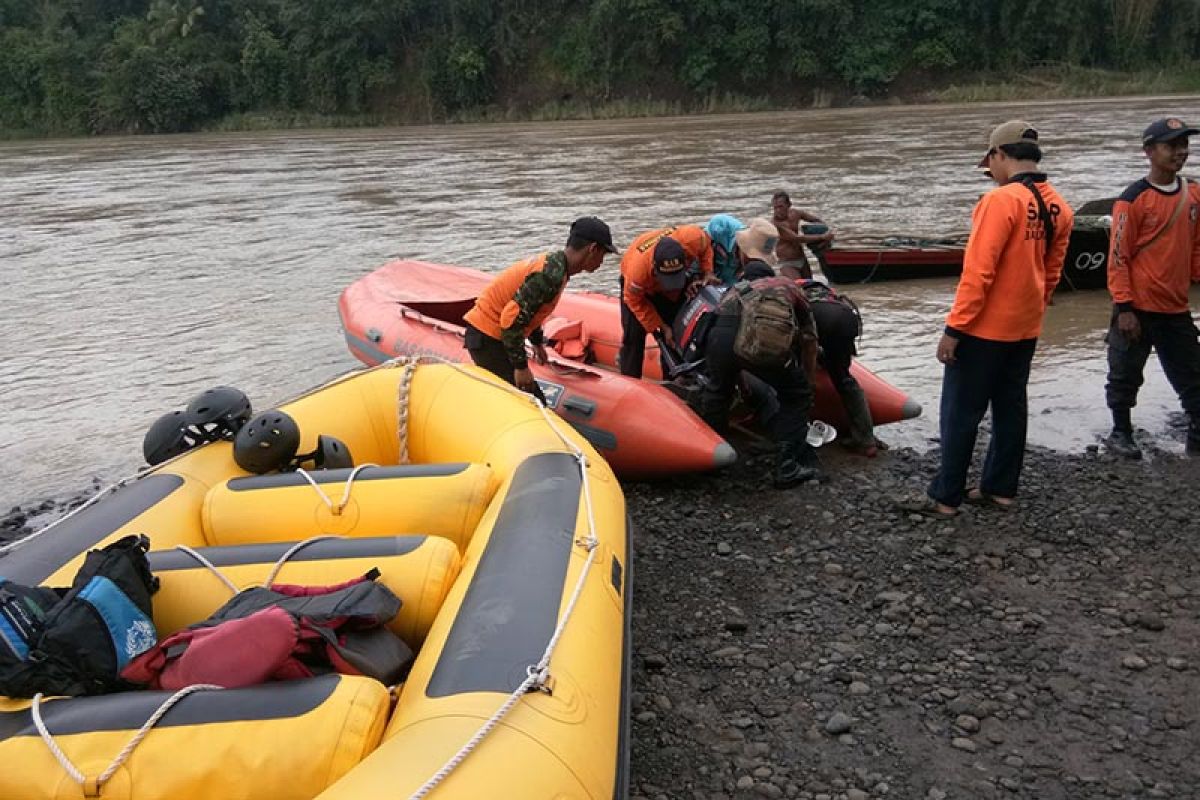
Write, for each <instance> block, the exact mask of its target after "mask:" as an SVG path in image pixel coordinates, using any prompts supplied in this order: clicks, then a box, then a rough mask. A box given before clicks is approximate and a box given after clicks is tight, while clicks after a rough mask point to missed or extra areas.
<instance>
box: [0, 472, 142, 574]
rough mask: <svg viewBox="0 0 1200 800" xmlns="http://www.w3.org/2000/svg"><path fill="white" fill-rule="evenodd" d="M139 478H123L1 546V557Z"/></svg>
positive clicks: (136, 476) (137, 476)
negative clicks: (42, 524) (51, 520)
mask: <svg viewBox="0 0 1200 800" xmlns="http://www.w3.org/2000/svg"><path fill="white" fill-rule="evenodd" d="M139 477H141V475H140V474H139V475H130V476H128V477H125V478H121V479H120V480H119V481H117V482H116V483H114V484H111V485H110V486H106V487H104V488H103V489H101V490H100V491H98V492H96V493H95V494H94V495H92V496H91V497H89V498H88V499H87V500H85V501H84V502H82V503H80V504H79V505H78V506H76V507H75V508H73V509H71V510H70V511H68V512H67V513H66V514H63V515H62V516H61V517H59V518H58V519H56V520H54V521H53V522H51V523H49V524H48V525H45V526H43V527H41V528H39V529H38V530H36V531H34V532H33V533H31V534H29V535H28V536H24V537H22V538H20V539H17V540H15V541H12V542H8V543H7V544H4V545H0V555H4V554H5V553H9V552H11V551H13V550H16V549H17V548H18V547H20V546H21V545H23V544H25V543H27V542H32V541H33V540H34V539H36V538H38V537H39V536H41V535H42V534H43V533H45V532H46V531H48V530H50V529H52V528H54V527H55V526H56V525H60V524H62V523H64V522H66V521H67V520H69V519H70V518H71V517H73V516H75V515H76V514H78V513H79V512H81V511H83V510H84V509H85V508H88V507H89V506H91V505H93V504H95V503H96V502H98V501H99V500H100V498H102V497H104V496H105V495H108V494H111V493H112V492H115V491H116V490H117V489H120V488H121V487H122V486H124V485H125V484H127V483H130V482H132V481H135V480H137V479H138V478H139Z"/></svg>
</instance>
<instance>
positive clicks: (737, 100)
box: [204, 64, 1200, 132]
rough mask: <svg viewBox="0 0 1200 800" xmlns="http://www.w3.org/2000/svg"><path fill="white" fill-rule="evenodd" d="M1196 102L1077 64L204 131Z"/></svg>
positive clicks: (1169, 75)
mask: <svg viewBox="0 0 1200 800" xmlns="http://www.w3.org/2000/svg"><path fill="white" fill-rule="evenodd" d="M1149 93H1153V94H1157V95H1181V96H1188V95H1195V94H1197V93H1200V64H1197V65H1194V66H1192V67H1189V68H1182V69H1175V70H1162V69H1157V70H1143V71H1138V72H1118V71H1112V70H1102V69H1088V68H1084V67H1075V66H1069V65H1048V66H1044V67H1040V68H1037V69H1032V70H1027V71H1023V72H1018V73H998V74H984V75H961V76H957V77H956V78H949V79H945V78H944V79H942V80H940V81H938V82H937V83H931V82H930V81H929V80H928V79H926V80H922V81H921V82H918V83H909V84H906V85H902V86H898V87H896V89H895V90H894V91H891V92H889V93H887V94H884V95H881V96H877V97H869V96H867V95H863V94H856V93H854V92H851V91H848V90H846V89H844V88H842V89H839V88H825V87H817V88H813V89H810V90H804V91H800V92H797V93H793V94H790V95H787V96H783V97H772V96H767V95H761V96H750V95H742V94H734V93H728V92H726V93H722V94H713V95H709V96H708V97H704V98H699V99H687V100H685V99H672V100H666V99H649V98H636V97H624V98H618V99H614V100H610V101H606V102H600V103H594V102H589V101H586V100H578V99H565V100H564V99H555V100H551V101H548V102H544V103H539V104H533V105H522V106H515V105H506V106H501V105H490V106H485V107H480V108H471V109H466V110H462V111H458V112H456V113H454V114H451V115H449V116H448V117H439V116H435V115H434V114H432V113H431V112H429V111H428V110H426V111H424V112H423V113H417V114H413V113H412V112H411V111H409V112H407V113H403V112H402V113H391V114H364V115H357V116H345V115H334V116H322V115H316V114H305V113H292V112H254V113H246V114H236V115H233V116H230V117H226V118H224V119H222V120H219V121H218V122H216V123H213V124H212V125H209V126H206V127H205V128H204V130H211V131H219V132H232V131H263V130H281V129H282V130H287V129H298V128H341V127H349V128H356V127H358V128H361V127H382V126H404V125H429V124H437V123H445V124H463V123H497V122H561V121H571V120H612V119H637V118H643V117H679V116H695V115H705V114H748V113H755V112H763V111H801V110H804V109H817V108H844V107H871V106H908V105H928V104H933V105H938V104H952V103H954V104H961V103H988V102H1019V101H1026V100H1027V101H1049V100H1087V99H1097V98H1107V97H1114V98H1115V97H1138V96H1144V95H1146V94H1149Z"/></svg>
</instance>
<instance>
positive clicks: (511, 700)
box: [388, 358, 600, 800]
mask: <svg viewBox="0 0 1200 800" xmlns="http://www.w3.org/2000/svg"><path fill="white" fill-rule="evenodd" d="M417 360H420V359H419V358H418V359H412V360H406V364H405V366H406V368H407V369H410V370H411V369H412V368H413V367H415V364H414V363H413V362H415V361H417ZM437 360H438V361H442V360H441V359H437ZM388 363H392V362H388ZM443 363H449V364H450V366H452V367H454V368H455V369H456V370H458V371H459V372H461V373H463V374H465V375H468V376H469V377H471V378H473V379H475V380H478V381H481V382H483V383H486V384H488V385H489V386H495V387H498V388H502V389H505V390H506V391H509V392H513V393H515V394H517V395H518V396H520V397H521V398H522V399H524V400H526V401H527V402H530V403H532V404H533V405H534V407H535V408H537V409H538V410H539V411H540V412H541V414H542V418H543V419H545V421H546V424H547V425H549V426H550V429H551V430H552V431H553V432H554V434H555V435H556V436H557V437H558V439H559V440H560V441H561V442H562V443H563V446H564V447H566V449H567V450H568V451H570V453H571V455H572V457H573V458H574V460H575V463H576V465H577V466H578V468H579V476H580V487H581V490H582V492H583V505H584V509H585V511H586V512H587V533H586V535H585V536H581V537H579V538H577V539H576V540H575V542H574V543H575V544H576V545H578V546H579V547H580V549H582V550H583V551H584V552H586V553H587V559H586V560H585V561H584V563H583V567H582V568H581V569H580V571H579V578H578V579H577V580H576V582H575V588H574V590H573V591H572V592H571V599H570V601H569V602H568V603H567V607H566V608H565V609H563V612H562V616H561V617H559V620H558V624H557V625H556V626H555V628H554V633H553V634H552V635H551V637H550V641H549V642H547V644H546V648H545V650H543V651H542V656H541V658H539V659H538V661H537V663H536V664H530V665H529V666H528V667H526V669H525V680H523V681H521V683H520V685H518V686H517V688H516V689H514V690H513V691H512V693H511V694H510V695H509V696H508V698H507V699H506V700H505V701H504V703H503V704H501V706H500V707H499V708H498V709H496V711H495V713H493V714H492V716H491V717H489V718H488V719H487V720H486V721H485V722H484V723H483V724H482V725H481V726H480V727H479V729H478V730H477V731H475V735H474V736H472V737H471V738H470V739H469V740H468V741H467V742H466V744H464V745H463V746H462V747H461V748H459V751H458V752H457V753H455V754H454V755H453V756H451V758H450V759H449V760H447V761H446V763H445V764H443V765H442V768H441V769H439V770H438V771H437V772H436V773H434V774H433V775H432V776H431V777H430V778H429V780H427V781H425V783H424V784H422V785H421V787H420V788H419V789H417V790H416V791H415V792H413V793H412V794H411V795H409V800H420V799H421V798H424V797H427V796H428V795H429V793H430V792H432V791H433V790H434V789H436V788H437V787H438V785H439V784H441V783H442V781H444V780H445V779H446V778H447V777H449V775H450V774H451V773H452V772H454V770H455V769H456V768H457V767H458V766H459V765H460V764H462V762H463V761H464V760H466V758H467V756H469V755H470V754H471V753H472V752H473V751H474V750H475V748H476V747H478V746H479V743H480V742H482V741H483V740H484V739H485V738H486V737H487V735H488V734H489V733H491V732H492V731H493V730H495V729H496V727H497V726H499V724H500V723H501V721H503V720H504V718H505V717H506V716H508V714H509V712H511V711H512V710H513V708H514V707H516V705H517V703H519V702H520V701H521V698H522V697H524V696H525V695H526V694H528V693H530V692H535V691H543V692H546V693H547V694H550V693H551V692H550V688H549V687H550V680H551V677H552V676H551V674H550V660H551V658H552V657H553V655H554V651H555V649H556V648H557V647H558V642H559V640H560V639H561V638H562V635H563V632H564V631H565V630H566V628H567V622H568V621H569V620H570V619H571V616H572V614H574V612H575V607H576V605H578V603H579V598H580V597H581V596H582V595H583V587H584V586H585V585H587V578H588V575H589V574H590V572H591V570H592V565H593V564H594V563H595V560H596V554H597V552H599V544H600V539H599V538H598V537H597V536H596V515H595V510H594V508H593V504H592V491H591V484H590V482H589V480H588V461H587V453H585V452H584V451H583V449H582V448H581V447H579V446H578V445H577V444H575V442H574V441H573V440H572V439H571V438H570V437H569V436H568V435H567V434H566V433H565V432H564V431H563V429H562V427H561V423H560V422H559V421H558V418H557V417H556V416H555V415H554V414H552V413H551V412H550V410H549V409H547V408H546V406H545V405H544V404H543V403H542V402H541V401H539V400H538V399H537V398H536V397H533V396H532V395H529V394H526V393H525V392H522V391H521V390H520V389H517V388H516V387H515V386H512V385H511V384H509V383H507V382H501V381H499V379H496V380H492V379H490V377H485V376H484V375H479V374H476V373H475V372H471V371H469V370H465V369H462V368H461V367H460V366H459V365H458V364H454V363H451V362H443ZM489 376H490V373H489ZM402 397H403V398H404V399H405V400H407V395H406V394H402ZM401 419H402V420H405V422H407V416H406V415H404V414H402V415H401Z"/></svg>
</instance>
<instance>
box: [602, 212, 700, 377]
mask: <svg viewBox="0 0 1200 800" xmlns="http://www.w3.org/2000/svg"><path fill="white" fill-rule="evenodd" d="M693 265H696V267H697V269H698V273H696V275H695V279H693V278H692V276H691V275H690V274H689V268H690V267H692V266H693ZM696 281H699V282H703V283H716V282H718V281H717V279H716V278H715V277H714V276H713V247H712V240H711V239H709V238H708V234H707V233H705V232H704V229H703V228H701V227H700V226H699V225H676V226H674V227H672V228H662V229H660V230H656V231H647V232H646V233H643V234H642V235H641V236H638V237H637V238H636V239H634V240H633V244H631V245H629V248H628V249H627V250H626V251H625V255H624V256H623V257H622V258H621V279H620V286H621V354H620V362H621V374H622V375H629V376H631V377H634V378H640V377H642V361H643V360H644V359H645V356H646V334H647V333H653V334H660V335H661V336H662V337H663V339H664V340H665V341H666V343H667V344H668V345H670V346H674V345H675V338H674V335H673V334H672V331H671V323H672V322H674V321H675V315H676V314H678V313H679V309H680V307H682V306H683V303H684V301H685V300H686V299H687V297H686V290H687V288H688V285H689V284H690V283H694V282H696Z"/></svg>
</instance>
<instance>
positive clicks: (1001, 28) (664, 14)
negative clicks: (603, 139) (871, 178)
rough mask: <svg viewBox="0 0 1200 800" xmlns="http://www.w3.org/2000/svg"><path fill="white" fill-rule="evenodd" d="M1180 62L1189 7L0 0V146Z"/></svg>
mask: <svg viewBox="0 0 1200 800" xmlns="http://www.w3.org/2000/svg"><path fill="white" fill-rule="evenodd" d="M1198 60H1200V0H149V1H147V0H0V128H3V129H8V130H21V131H31V132H43V133H107V132H170V131H182V130H189V129H194V128H196V127H199V126H202V125H204V124H206V123H210V122H212V121H214V120H219V119H221V118H223V117H226V116H228V115H231V114H236V113H239V112H306V113H312V114H325V115H358V114H378V115H381V116H385V117H387V118H390V119H410V120H416V119H426V120H431V121H436V120H440V119H446V118H450V117H452V116H454V115H456V114H461V113H463V112H469V111H472V110H481V109H489V108H506V109H518V110H519V109H521V108H532V107H535V106H537V105H539V104H544V103H547V102H553V101H570V102H583V103H603V102H608V101H613V100H618V99H622V98H642V99H651V98H657V99H670V100H675V101H680V102H681V103H683V105H684V106H685V107H686V106H692V105H701V104H702V103H703V101H704V100H705V98H711V97H713V96H719V95H722V94H727V95H739V96H740V95H745V96H751V97H763V96H766V97H772V98H776V99H782V100H788V99H791V100H796V101H803V99H804V98H806V97H811V96H812V92H813V91H815V90H820V91H824V92H830V93H834V94H839V93H840V94H863V95H868V96H873V95H874V96H878V95H882V94H886V93H888V92H889V91H895V90H896V89H897V88H899V87H903V86H904V85H906V84H913V83H917V84H919V83H920V82H921V81H935V82H936V81H939V80H941V81H944V80H945V78H946V76H947V75H973V74H975V75H978V74H996V73H1007V74H1013V73H1019V71H1020V70H1022V69H1024V68H1027V67H1029V66H1031V65H1037V64H1044V63H1046V62H1055V63H1064V64H1070V65H1079V66H1084V67H1101V68H1111V69H1119V70H1134V69H1141V68H1146V67H1148V66H1157V67H1164V68H1170V67H1171V66H1175V65H1180V66H1186V65H1194V64H1195V63H1196V62H1197V61H1198Z"/></svg>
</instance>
